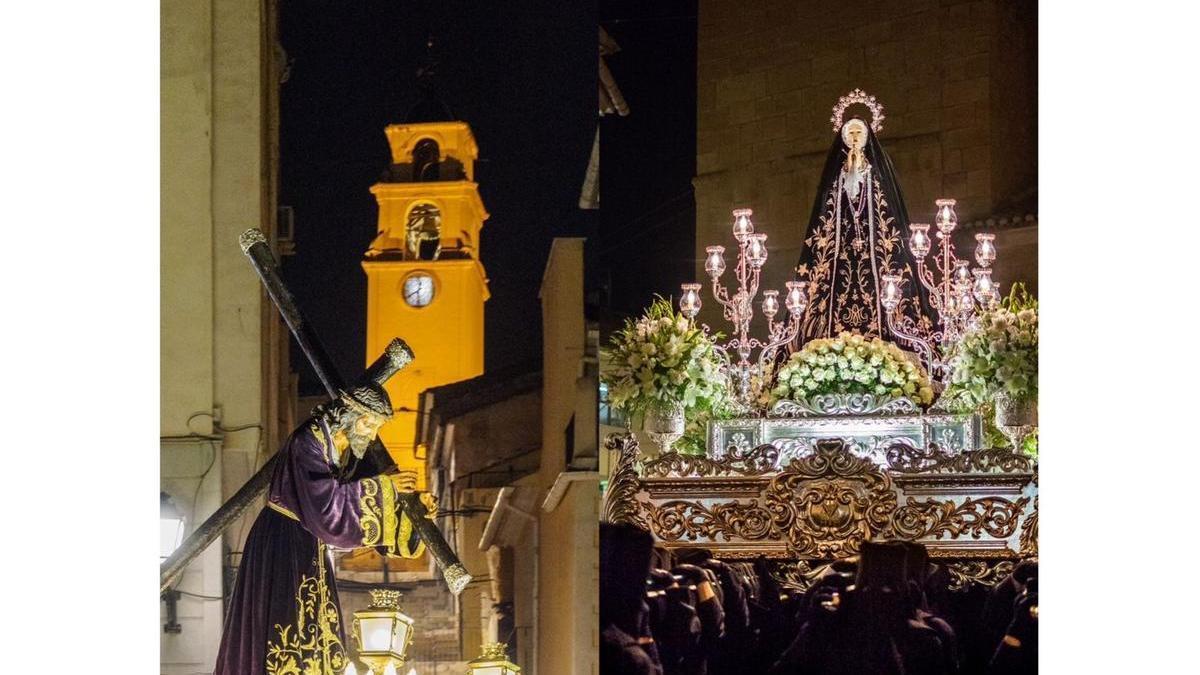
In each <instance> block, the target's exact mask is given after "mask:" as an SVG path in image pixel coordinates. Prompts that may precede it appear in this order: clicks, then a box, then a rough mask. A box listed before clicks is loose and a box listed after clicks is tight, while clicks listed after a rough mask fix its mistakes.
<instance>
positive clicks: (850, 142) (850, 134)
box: [842, 120, 867, 150]
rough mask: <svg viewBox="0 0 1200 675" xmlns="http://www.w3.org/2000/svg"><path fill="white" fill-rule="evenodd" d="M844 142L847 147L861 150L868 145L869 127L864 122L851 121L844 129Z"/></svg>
mask: <svg viewBox="0 0 1200 675" xmlns="http://www.w3.org/2000/svg"><path fill="white" fill-rule="evenodd" d="M842 142H844V143H845V144H846V146H847V147H850V148H854V149H857V150H861V149H863V148H864V147H866V145H867V125H866V124H865V123H864V122H863V121H862V120H850V121H849V122H846V125H845V126H844V127H842Z"/></svg>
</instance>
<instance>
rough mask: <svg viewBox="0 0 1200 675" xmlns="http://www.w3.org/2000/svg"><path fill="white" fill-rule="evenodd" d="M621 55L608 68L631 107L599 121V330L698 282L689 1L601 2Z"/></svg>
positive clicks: (616, 324)
mask: <svg viewBox="0 0 1200 675" xmlns="http://www.w3.org/2000/svg"><path fill="white" fill-rule="evenodd" d="M600 21H601V23H602V25H603V26H604V28H605V30H607V31H608V34H609V36H610V37H612V38H613V40H615V41H616V43H617V44H618V45H619V46H620V48H621V51H619V52H617V53H616V54H613V55H611V56H608V57H606V60H605V62H606V64H607V65H608V67H609V69H610V70H611V71H612V74H613V78H614V79H615V80H616V82H617V86H618V87H620V89H621V93H622V94H623V95H624V96H625V100H626V102H627V103H628V104H629V108H630V113H629V115H628V116H626V117H620V116H617V115H608V116H605V117H604V119H603V121H602V126H601V135H600V146H601V152H600V156H601V168H600V211H601V213H600V219H601V231H600V240H599V242H598V246H597V249H598V250H597V253H596V258H595V260H596V265H597V269H596V270H595V276H596V278H597V280H598V282H599V283H601V284H603V285H604V287H605V290H606V293H605V294H604V296H603V297H604V300H605V302H604V308H603V311H602V314H601V321H602V325H601V328H602V332H603V333H604V334H605V335H607V333H608V332H609V331H611V330H613V329H614V328H616V327H619V326H620V321H621V319H623V318H624V317H627V316H631V315H637V314H640V313H641V311H642V309H643V308H645V306H646V305H648V304H649V303H650V301H651V300H652V299H653V297H654V295H655V294H660V295H663V296H664V297H671V296H673V297H675V298H678V294H679V284H680V283H682V282H684V281H689V280H691V278H692V277H694V276H695V263H694V259H695V240H696V232H695V227H696V202H695V198H694V196H693V190H692V178H693V176H695V173H696V0H685V1H682V2H680V1H678V0H672V1H665V0H664V1H662V2H635V1H630V0H602V1H601V3H600Z"/></svg>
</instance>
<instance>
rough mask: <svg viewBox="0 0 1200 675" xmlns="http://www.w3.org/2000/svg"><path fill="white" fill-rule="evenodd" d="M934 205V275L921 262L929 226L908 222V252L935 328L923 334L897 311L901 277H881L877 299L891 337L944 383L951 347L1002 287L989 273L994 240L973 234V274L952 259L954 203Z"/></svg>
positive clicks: (940, 201)
mask: <svg viewBox="0 0 1200 675" xmlns="http://www.w3.org/2000/svg"><path fill="white" fill-rule="evenodd" d="M935 203H936V204H937V216H936V219H935V222H936V224H937V232H936V236H937V239H938V242H937V252H936V253H935V254H934V256H933V261H934V262H933V265H934V267H935V268H936V271H937V276H935V273H934V270H933V269H930V267H929V266H928V265H926V262H925V261H926V258H927V257H928V256H929V253H930V251H931V250H932V248H933V246H932V242H931V240H930V238H929V224H928V223H912V224H910V225H909V226H908V227H909V230H910V236H909V239H908V248H909V250H910V251H912V254H913V256H914V257H915V258H916V260H917V278H918V279H919V280H920V283H921V285H922V286H924V287H925V290H926V291H927V292H928V293H929V304H930V305H931V306H932V307H933V309H934V310H936V311H937V313H938V327H937V329H936V330H934V331H933V332H932V333H927V332H926V331H924V330H922V329H921V328H920V327H919V326H917V325H916V323H915V322H914V321H913V320H912V318H910V317H906V316H902V315H900V314H899V313H898V312H896V311H895V309H896V308H897V307H898V306H899V305H900V301H901V300H902V299H903V294H904V292H903V290H902V289H901V287H900V286H901V279H900V276H899V275H896V274H884V275H881V280H882V281H883V289H882V297H881V298H880V300H881V302H882V303H883V307H884V309H886V310H887V321H888V328H889V329H891V331H892V333H893V334H894V335H896V337H897V338H899V339H900V341H902V342H904V343H906V345H907V346H909V347H911V348H913V349H914V350H916V352H917V353H918V355H920V357H921V359H922V360H923V361H924V362H925V366H926V369H927V370H928V372H929V373H930V375H935V373H937V374H940V375H942V376H943V378H944V377H945V376H947V375H948V374H949V373H948V372H946V369H947V364H946V363H945V361H944V357H945V355H946V353H947V352H948V351H949V348H950V346H951V345H953V344H954V343H955V342H957V341H958V340H959V338H961V337H962V335H963V333H964V332H966V330H967V329H968V328H969V327H970V326H971V323H972V321H973V320H974V319H975V318H976V317H977V316H978V315H979V313H980V312H981V311H986V310H988V309H991V308H992V307H994V306H995V305H996V304H997V303H998V302H999V301H1000V288H999V286H998V285H997V284H996V283H995V282H994V281H993V280H992V269H991V266H992V263H993V262H995V260H996V246H995V244H994V243H993V242H994V241H995V239H996V235H994V234H990V233H986V232H981V233H979V234H976V235H975V241H976V242H977V243H976V245H975V262H977V263H978V264H979V266H978V267H976V268H974V269H971V267H970V261H969V260H966V259H963V258H959V257H958V255H956V253H955V251H954V242H953V241H952V240H951V235H952V234H953V233H954V230H955V228H957V227H958V215H957V214H956V213H955V212H954V205H955V200H953V199H938V200H937V201H936V202H935ZM937 277H940V280H939V279H938V278H937Z"/></svg>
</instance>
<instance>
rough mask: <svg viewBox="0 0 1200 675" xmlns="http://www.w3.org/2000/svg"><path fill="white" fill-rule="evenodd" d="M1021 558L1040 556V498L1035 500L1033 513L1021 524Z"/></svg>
mask: <svg viewBox="0 0 1200 675" xmlns="http://www.w3.org/2000/svg"><path fill="white" fill-rule="evenodd" d="M1020 541H1021V556H1022V557H1032V556H1036V555H1037V554H1038V498H1037V497H1034V498H1033V512H1032V513H1030V514H1029V515H1028V516H1026V517H1025V522H1024V523H1022V524H1021V539H1020Z"/></svg>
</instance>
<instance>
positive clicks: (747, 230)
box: [733, 209, 754, 243]
mask: <svg viewBox="0 0 1200 675" xmlns="http://www.w3.org/2000/svg"><path fill="white" fill-rule="evenodd" d="M753 214H754V211H752V210H750V209H734V210H733V238H734V239H737V240H738V243H741V242H743V241H745V240H746V237H749V236H750V235H752V234H754V223H752V222H750V216H752V215H753Z"/></svg>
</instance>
